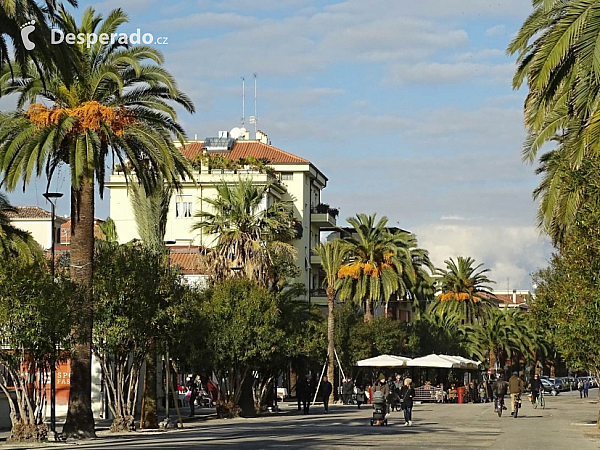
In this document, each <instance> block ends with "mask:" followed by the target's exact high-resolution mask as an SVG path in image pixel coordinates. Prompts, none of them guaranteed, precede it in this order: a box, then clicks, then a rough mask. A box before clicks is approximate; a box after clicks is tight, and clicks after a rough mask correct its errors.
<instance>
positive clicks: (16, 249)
mask: <svg viewBox="0 0 600 450" xmlns="http://www.w3.org/2000/svg"><path fill="white" fill-rule="evenodd" d="M16 212H17V209H16V208H13V207H12V206H11V204H10V203H9V201H8V198H7V197H6V195H4V194H3V193H1V192H0V255H2V258H6V257H7V256H18V257H21V258H24V259H25V260H27V261H28V262H32V261H34V260H37V261H42V249H41V248H40V246H39V244H38V243H37V242H36V241H35V240H34V239H33V237H31V234H29V233H28V232H27V231H23V230H21V229H19V228H17V227H15V226H13V225H11V223H10V218H9V214H11V213H16Z"/></svg>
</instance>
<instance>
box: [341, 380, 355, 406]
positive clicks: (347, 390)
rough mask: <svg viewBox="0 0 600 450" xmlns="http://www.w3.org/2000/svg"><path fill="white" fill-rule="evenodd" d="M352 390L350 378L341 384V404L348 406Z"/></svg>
mask: <svg viewBox="0 0 600 450" xmlns="http://www.w3.org/2000/svg"><path fill="white" fill-rule="evenodd" d="M353 390H354V385H353V383H352V380H351V379H350V378H345V379H344V382H343V383H342V403H343V404H344V405H348V404H350V399H351V398H352V391H353Z"/></svg>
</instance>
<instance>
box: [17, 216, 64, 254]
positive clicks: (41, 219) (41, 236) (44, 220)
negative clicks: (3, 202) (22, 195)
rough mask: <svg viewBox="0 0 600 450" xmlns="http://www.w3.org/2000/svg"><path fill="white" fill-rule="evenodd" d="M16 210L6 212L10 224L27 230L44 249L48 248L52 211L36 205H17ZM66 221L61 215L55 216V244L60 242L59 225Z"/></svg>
mask: <svg viewBox="0 0 600 450" xmlns="http://www.w3.org/2000/svg"><path fill="white" fill-rule="evenodd" d="M16 210H17V212H9V213H7V214H6V215H7V216H8V218H9V219H10V223H11V225H13V226H15V227H17V228H20V229H21V230H23V231H27V232H29V233H30V234H31V236H32V237H33V239H35V241H36V242H37V243H38V244H40V246H41V247H42V248H43V249H44V250H49V249H50V248H51V247H52V213H50V212H49V211H46V210H45V209H42V208H39V207H37V206H18V207H16ZM66 221H67V219H65V218H64V217H61V216H56V218H55V221H54V236H55V239H56V240H55V243H56V244H57V245H58V243H59V242H60V226H61V225H62V224H63V223H65V222H66Z"/></svg>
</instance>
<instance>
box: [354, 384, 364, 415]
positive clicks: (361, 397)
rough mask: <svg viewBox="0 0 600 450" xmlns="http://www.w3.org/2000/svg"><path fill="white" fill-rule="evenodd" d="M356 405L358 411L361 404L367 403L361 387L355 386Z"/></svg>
mask: <svg viewBox="0 0 600 450" xmlns="http://www.w3.org/2000/svg"><path fill="white" fill-rule="evenodd" d="M355 389H356V404H357V405H358V409H360V405H362V404H363V403H367V396H366V394H365V389H364V388H363V387H362V386H361V385H356V388H355Z"/></svg>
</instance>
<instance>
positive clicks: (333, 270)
mask: <svg viewBox="0 0 600 450" xmlns="http://www.w3.org/2000/svg"><path fill="white" fill-rule="evenodd" d="M348 250H349V248H348V244H347V243H346V242H344V241H343V240H341V239H334V240H333V241H330V242H327V243H324V244H319V245H317V246H316V247H315V251H316V252H317V255H319V257H320V258H321V267H322V268H323V271H324V272H325V279H324V280H323V282H324V284H325V289H326V291H327V358H328V364H327V378H328V379H329V380H331V381H332V382H333V380H335V334H334V333H335V316H334V314H333V309H334V306H335V297H336V295H337V288H338V286H339V278H338V272H339V270H340V268H341V267H342V264H343V263H344V261H345V259H346V256H347V254H348ZM333 397H334V395H333V391H332V392H331V399H330V400H331V402H333Z"/></svg>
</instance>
